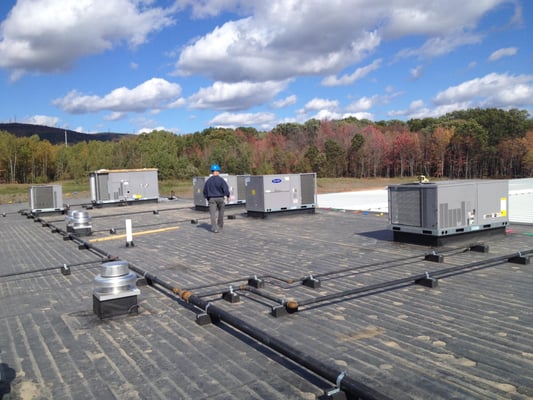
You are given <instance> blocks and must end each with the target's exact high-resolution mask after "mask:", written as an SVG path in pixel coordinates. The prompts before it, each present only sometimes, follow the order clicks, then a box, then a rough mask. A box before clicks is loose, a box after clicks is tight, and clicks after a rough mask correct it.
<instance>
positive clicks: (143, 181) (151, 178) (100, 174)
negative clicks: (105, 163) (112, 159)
mask: <svg viewBox="0 0 533 400" xmlns="http://www.w3.org/2000/svg"><path fill="white" fill-rule="evenodd" d="M89 182H90V187H91V201H92V203H93V204H95V205H103V204H113V203H128V204H131V203H133V202H136V201H142V200H144V201H146V200H152V201H157V200H158V199H159V184H158V181H157V169H155V168H144V169H121V170H107V169H101V170H98V171H94V172H91V173H89Z"/></svg>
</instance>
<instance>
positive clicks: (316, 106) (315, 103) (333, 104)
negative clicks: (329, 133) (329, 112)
mask: <svg viewBox="0 0 533 400" xmlns="http://www.w3.org/2000/svg"><path fill="white" fill-rule="evenodd" d="M338 106H339V101H338V100H328V99H319V98H314V99H312V100H310V101H308V102H307V104H306V105H305V109H306V110H320V109H324V108H328V109H332V108H333V109H334V108H337V107H338Z"/></svg>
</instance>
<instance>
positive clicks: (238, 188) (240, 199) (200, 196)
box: [192, 174, 248, 210]
mask: <svg viewBox="0 0 533 400" xmlns="http://www.w3.org/2000/svg"><path fill="white" fill-rule="evenodd" d="M220 177H221V178H223V179H224V180H225V181H226V183H227V184H228V186H229V193H230V201H229V202H228V203H226V205H237V204H244V203H246V187H245V185H244V182H245V179H246V178H247V177H248V175H227V174H220ZM208 179H209V176H196V177H194V178H193V180H192V185H193V191H194V207H195V208H196V209H197V210H206V209H207V208H208V207H209V205H208V203H207V200H206V198H205V197H204V193H203V191H204V185H205V182H206V181H207V180H208Z"/></svg>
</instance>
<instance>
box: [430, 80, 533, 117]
mask: <svg viewBox="0 0 533 400" xmlns="http://www.w3.org/2000/svg"><path fill="white" fill-rule="evenodd" d="M433 101H434V103H435V104H437V105H439V106H442V105H450V104H454V103H465V102H466V103H469V104H471V105H472V106H478V107H516V108H519V107H521V106H526V105H532V104H533V75H508V74H496V73H491V74H488V75H485V76H483V77H481V78H475V79H472V80H470V81H467V82H463V83H461V84H460V85H457V86H452V87H449V88H448V89H446V90H443V91H442V92H440V93H438V94H437V95H436V96H435V98H434V99H433Z"/></svg>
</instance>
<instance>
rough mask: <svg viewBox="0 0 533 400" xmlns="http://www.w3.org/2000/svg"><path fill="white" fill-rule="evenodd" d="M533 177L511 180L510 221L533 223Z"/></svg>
mask: <svg viewBox="0 0 533 400" xmlns="http://www.w3.org/2000/svg"><path fill="white" fill-rule="evenodd" d="M532 204H533V178H521V179H511V180H510V181H509V222H511V223H517V224H533V207H532V206H531V205H532Z"/></svg>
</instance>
